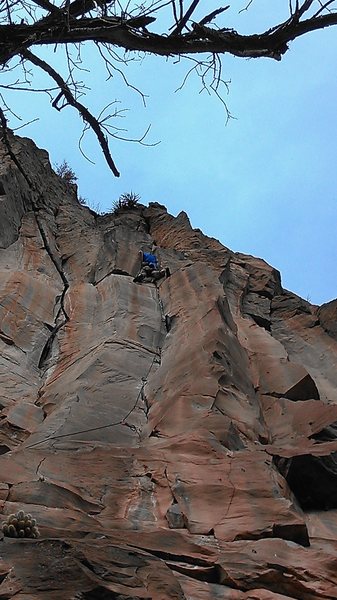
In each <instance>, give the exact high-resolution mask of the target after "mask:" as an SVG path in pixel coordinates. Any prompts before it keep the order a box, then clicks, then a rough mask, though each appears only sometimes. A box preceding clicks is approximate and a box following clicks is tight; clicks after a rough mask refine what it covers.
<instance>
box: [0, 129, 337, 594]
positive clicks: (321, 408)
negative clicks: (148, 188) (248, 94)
mask: <svg viewBox="0 0 337 600" xmlns="http://www.w3.org/2000/svg"><path fill="white" fill-rule="evenodd" d="M9 144H10V148H8V146H6V143H5V142H4V140H2V143H1V145H0V155H1V164H0V192H1V194H0V217H1V218H0V223H1V225H0V248H1V250H0V278H1V286H0V295H1V299H0V350H1V353H0V354H1V356H0V359H1V360H0V378H1V388H0V396H1V397H0V410H1V428H0V507H1V513H2V521H5V520H6V519H7V517H8V515H10V514H12V513H17V512H18V511H19V510H24V511H25V513H31V514H32V515H33V517H34V518H35V519H36V520H37V524H38V527H39V530H40V533H41V537H40V538H39V539H37V540H32V539H12V538H6V537H4V538H3V539H1V540H0V543H1V547H2V552H1V553H0V598H4V599H5V598H8V599H12V598H13V599H16V600H60V599H62V600H81V599H82V600H112V599H119V600H123V599H124V600H127V599H129V600H130V599H134V600H137V599H138V598H139V599H153V600H171V599H172V600H183V599H185V600H220V599H226V600H253V599H254V600H269V599H271V600H282V599H283V600H286V599H294V598H296V599H298V600H302V599H304V600H315V599H333V598H337V591H336V590H337V585H336V584H337V571H336V561H337V542H336V539H337V511H336V509H337V492H336V490H337V466H336V465H337V461H336V456H337V454H336V453H337V436H336V431H337V426H336V423H337V397H336V384H337V370H336V363H337V341H336V331H335V326H334V323H333V319H334V314H335V312H334V311H335V305H334V304H333V303H329V304H330V305H325V307H322V308H321V309H318V308H317V307H315V306H311V305H310V304H309V303H308V302H306V301H304V300H302V299H301V298H299V297H297V296H296V295H294V294H291V293H290V292H288V291H285V290H283V289H282V286H281V281H280V275H279V273H278V272H277V271H276V270H275V269H273V268H272V267H270V266H269V265H268V264H266V263H265V262H264V261H262V260H259V259H256V258H254V257H252V256H246V255H243V254H239V253H233V252H231V251H230V250H228V248H225V247H224V246H222V245H221V244H220V243H219V242H218V241H217V240H215V239H212V238H208V237H206V236H204V235H203V234H202V233H201V232H200V230H194V229H192V227H191V225H190V222H189V220H188V217H187V215H186V214H185V213H180V214H179V215H178V216H177V217H173V216H171V215H169V214H168V213H167V211H166V209H165V207H163V206H161V205H159V204H156V203H154V204H150V206H149V207H145V206H139V207H138V208H135V209H132V210H127V211H122V212H120V213H119V214H117V215H111V214H110V215H105V216H98V215H96V214H95V213H93V212H92V211H90V210H89V209H87V208H85V207H83V206H81V205H80V204H79V203H78V201H77V199H76V193H75V190H74V189H72V188H69V187H67V185H66V184H65V183H64V182H63V181H62V180H60V179H59V178H58V177H57V176H56V175H55V174H54V173H53V172H52V170H51V169H50V166H49V163H48V160H47V156H46V153H45V152H44V151H41V150H37V149H36V147H35V146H34V144H33V143H32V142H31V141H30V140H26V139H21V138H14V137H13V136H11V135H9ZM153 244H155V245H156V247H157V250H156V253H157V255H158V258H159V260H160V262H161V264H162V266H165V267H166V266H168V267H169V268H170V271H171V274H172V275H171V277H169V278H168V279H162V280H160V281H159V282H158V283H157V285H156V286H155V285H154V284H151V283H150V284H143V285H139V284H137V283H134V282H133V278H134V276H135V275H136V274H137V272H138V268H139V265H138V262H137V261H138V250H139V249H143V250H151V248H152V245H153Z"/></svg>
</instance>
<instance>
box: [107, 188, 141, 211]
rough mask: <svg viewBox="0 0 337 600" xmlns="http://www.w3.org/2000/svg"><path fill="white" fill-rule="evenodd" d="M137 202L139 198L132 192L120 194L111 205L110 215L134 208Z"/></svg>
mask: <svg viewBox="0 0 337 600" xmlns="http://www.w3.org/2000/svg"><path fill="white" fill-rule="evenodd" d="M139 200H140V196H139V195H138V194H135V193H134V192H127V193H125V194H122V195H121V196H119V198H118V200H115V202H114V203H113V205H112V213H113V214H114V215H116V214H118V213H119V212H121V211H123V210H127V209H128V208H135V207H136V206H137V205H138V202H139Z"/></svg>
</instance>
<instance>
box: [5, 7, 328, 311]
mask: <svg viewBox="0 0 337 600" xmlns="http://www.w3.org/2000/svg"><path fill="white" fill-rule="evenodd" d="M211 4H212V3H210V9H211V8H212V6H211ZM213 4H214V3H213ZM281 4H282V7H283V6H284V3H283V2H282V3H281V2H280V0H278V1H277V3H276V4H275V6H278V7H279V9H280V11H281ZM263 7H265V8H263ZM261 11H262V12H260V17H258V15H255V13H250V14H248V12H247V13H244V14H242V15H240V19H238V21H237V24H236V25H237V29H238V30H239V31H240V32H242V33H245V32H251V31H253V30H254V28H255V29H256V31H259V30H260V31H261V30H263V29H264V28H265V27H268V26H269V25H270V24H271V22H270V12H269V11H268V9H267V3H265V2H262V9H261ZM233 14H234V12H233ZM261 14H262V16H263V22H262V20H260V19H261ZM273 15H275V11H274V10H273ZM276 17H277V15H276ZM336 33H337V28H336V27H335V28H331V29H330V30H326V31H323V32H315V33H312V34H309V35H307V36H304V37H303V38H301V39H299V40H297V41H295V42H293V43H292V44H291V47H290V51H289V52H288V53H287V54H286V55H285V56H284V58H283V59H282V61H281V62H276V61H272V60H270V59H254V60H253V59H251V60H243V59H238V58H234V57H229V56H228V57H227V56H225V57H224V58H223V61H222V62H223V77H224V78H225V79H228V80H231V84H230V91H229V94H228V95H225V100H226V102H227V104H228V108H229V110H230V112H231V113H232V115H233V117H235V118H233V119H231V120H230V121H229V122H228V123H227V125H226V115H225V112H224V109H223V107H222V105H221V103H220V102H219V101H218V100H217V99H216V98H215V97H212V96H209V95H207V93H205V92H204V93H201V94H200V93H199V91H200V81H199V80H198V79H197V78H196V77H191V78H190V79H189V80H188V82H187V83H186V85H185V86H184V88H183V89H182V90H181V91H180V92H177V93H175V92H174V90H175V89H176V88H177V87H178V86H179V85H180V83H181V82H182V80H183V77H184V74H185V73H186V71H187V70H188V68H189V64H188V61H185V60H182V61H180V63H178V64H173V63H174V61H173V60H172V61H167V60H166V59H163V58H160V57H147V58H145V59H144V60H143V61H142V62H140V61H139V62H135V63H133V64H130V65H129V66H128V67H127V69H126V72H127V75H128V79H129V81H130V82H131V83H133V84H134V85H137V86H138V87H139V88H140V89H141V90H142V91H143V92H144V93H146V94H148V96H149V97H148V98H147V107H146V108H144V107H143V105H142V101H141V98H140V96H138V95H137V94H135V93H134V92H132V90H130V89H127V88H125V86H124V85H123V83H122V80H121V78H120V77H119V76H118V74H117V73H116V75H115V76H114V78H113V79H111V80H110V81H108V82H106V81H105V80H106V72H105V71H104V69H103V67H102V65H101V63H100V61H99V60H98V56H97V51H96V50H95V49H94V48H91V47H89V46H88V47H87V48H86V49H85V50H84V53H83V59H84V60H85V65H86V66H88V67H89V68H90V69H91V73H90V74H84V75H85V78H86V80H87V81H88V82H89V85H90V87H91V92H90V91H89V92H88V95H87V100H86V101H87V103H88V106H89V107H90V109H91V110H92V111H93V112H95V113H96V114H97V113H98V112H99V111H100V110H101V109H102V108H103V107H104V106H105V105H106V104H107V103H108V102H111V101H114V100H117V99H118V100H120V104H118V105H117V104H116V106H118V107H120V108H128V109H129V110H128V111H127V112H126V113H125V117H123V118H122V119H119V121H118V122H117V121H116V124H118V126H122V127H127V128H128V130H129V131H128V133H126V134H125V135H129V136H130V137H138V136H140V135H142V133H143V132H144V131H145V129H146V127H147V126H148V125H149V124H151V130H150V133H149V136H148V138H147V139H148V141H149V142H157V141H160V144H158V145H157V146H153V147H143V146H140V145H138V144H133V143H126V142H117V141H114V140H111V151H112V155H113V157H114V159H115V161H116V163H117V166H118V168H119V169H120V171H121V177H120V179H115V178H114V177H113V175H112V174H111V173H110V171H109V169H108V167H107V166H106V164H105V161H104V159H103V157H102V155H101V152H100V149H99V148H98V147H97V143H96V140H95V138H94V137H93V136H92V135H91V134H88V135H87V136H86V138H85V141H84V144H83V148H84V150H85V152H86V153H87V154H88V155H89V156H90V158H91V159H92V160H94V161H95V164H94V165H92V164H91V163H89V162H87V161H86V160H85V159H84V158H83V157H82V155H81V154H80V153H79V151H78V138H79V136H80V134H81V129H82V123H81V121H80V119H79V118H78V117H77V115H76V114H75V113H74V111H73V109H71V108H70V107H69V108H66V109H64V110H63V111H62V112H61V113H57V112H56V111H55V110H53V109H51V108H50V107H49V104H48V102H49V101H48V98H46V97H44V96H42V95H40V94H35V95H34V96H33V99H32V96H31V95H27V94H23V93H20V94H19V93H14V92H12V94H14V95H13V96H12V97H10V96H7V98H9V99H11V102H12V105H13V106H14V108H15V110H16V112H18V113H19V114H20V116H21V117H22V118H23V119H27V120H28V119H31V118H33V117H36V116H39V117H40V120H39V121H38V122H37V123H34V124H32V125H30V126H27V127H25V128H24V129H23V130H21V131H20V132H18V133H20V134H21V135H26V136H28V137H31V138H33V139H34V140H35V142H36V143H37V144H38V145H39V146H41V147H44V148H46V149H47V150H48V151H49V153H50V158H51V161H52V163H53V164H55V163H60V162H62V161H63V160H64V159H65V160H66V161H67V162H68V163H69V164H70V165H71V167H72V168H73V169H74V171H75V172H76V174H77V176H78V184H79V190H80V194H81V195H82V196H84V197H85V198H87V199H88V202H89V203H90V204H91V205H92V206H94V207H95V208H100V210H101V211H107V210H109V208H110V207H111V204H112V202H113V201H114V200H115V199H117V198H118V197H119V195H120V194H121V193H123V192H127V191H130V190H132V191H134V192H136V193H138V194H139V195H140V196H141V201H142V202H143V203H145V204H147V203H148V202H149V201H158V202H160V203H162V204H165V205H166V206H167V208H168V210H169V212H171V213H172V214H177V213H179V212H180V211H181V210H185V211H186V212H187V213H188V215H189V217H190V219H191V223H192V226H193V227H200V228H201V229H202V230H203V231H204V233H206V234H207V235H210V236H213V237H216V238H218V239H219V240H220V241H221V242H222V243H223V244H225V245H226V246H228V247H229V248H231V249H232V250H234V251H239V252H244V253H247V254H252V255H254V256H258V257H260V258H263V259H265V260H266V261H267V262H269V263H270V264H272V265H273V266H274V267H276V268H277V269H279V270H280V271H281V275H282V282H283V286H284V287H285V288H287V289H290V290H291V291H293V292H295V293H297V294H299V295H300V296H302V297H304V298H308V299H309V300H310V301H311V302H312V303H314V304H321V303H323V302H327V301H329V300H332V299H333V298H336V297H337V277H336V275H337V267H336V258H337V236H336V222H337V201H336V200H337V164H336V162H337V111H336V100H337V98H336V92H337V71H336V64H337V60H336V59H337V43H336ZM39 53H40V55H41V56H43V57H44V58H46V59H48V60H50V61H51V62H52V63H53V64H54V65H55V64H61V63H62V58H61V56H62V51H61V49H57V50H56V52H53V51H52V50H49V51H47V50H44V51H43V52H42V51H40V52H39ZM37 81H38V83H40V84H42V83H43V81H44V80H43V78H41V79H39V80H37ZM35 83H36V82H35ZM10 125H11V126H12V127H15V126H16V123H15V121H14V120H12V121H11V122H10Z"/></svg>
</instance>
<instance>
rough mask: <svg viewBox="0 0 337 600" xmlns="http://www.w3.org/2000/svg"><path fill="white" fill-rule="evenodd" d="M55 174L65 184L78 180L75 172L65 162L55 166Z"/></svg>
mask: <svg viewBox="0 0 337 600" xmlns="http://www.w3.org/2000/svg"><path fill="white" fill-rule="evenodd" d="M55 173H56V174H57V175H58V176H59V177H61V179H63V181H65V183H76V181H77V179H78V178H77V177H76V175H75V171H73V169H72V168H71V167H70V166H69V165H68V163H67V161H65V160H64V161H63V162H62V163H61V164H60V165H55Z"/></svg>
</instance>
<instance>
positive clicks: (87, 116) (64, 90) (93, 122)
mask: <svg viewBox="0 0 337 600" xmlns="http://www.w3.org/2000/svg"><path fill="white" fill-rule="evenodd" d="M21 55H22V56H23V58H26V59H28V60H29V61H30V62H31V63H33V64H34V65H36V66H37V67H40V68H41V69H42V70H43V71H45V72H46V73H48V75H50V77H51V78H52V79H54V81H55V82H56V83H57V85H58V86H59V88H60V90H61V91H60V93H59V95H58V96H57V97H56V99H55V100H54V102H53V106H54V108H56V109H58V110H61V109H59V107H58V102H59V101H60V99H61V97H62V96H64V98H65V99H66V101H67V103H68V104H70V105H71V106H73V107H74V108H76V110H77V111H78V112H79V113H80V115H81V116H82V118H83V120H84V121H86V122H87V123H88V125H90V127H91V129H92V130H93V131H94V133H95V134H96V137H97V139H98V141H99V143H100V145H101V148H102V150H103V154H104V157H105V160H106V162H107V163H108V165H109V167H110V169H111V171H112V172H113V174H114V175H115V177H119V175H120V174H119V171H118V170H117V167H116V165H115V163H114V161H113V159H112V156H111V154H110V150H109V145H108V142H107V139H106V137H105V136H104V135H103V132H102V128H101V127H100V124H99V122H98V121H97V119H96V118H95V117H94V116H93V115H92V114H91V113H90V112H89V110H88V109H87V108H86V107H85V106H83V104H81V103H80V102H78V101H77V100H76V99H75V98H74V96H73V94H72V92H71V90H70V88H69V86H68V85H67V84H66V82H65V81H64V80H63V79H62V77H61V75H60V74H59V73H57V71H55V69H53V68H52V67H51V66H50V65H48V63H46V62H45V61H44V60H42V59H41V58H39V57H38V56H35V54H32V52H30V50H23V51H21Z"/></svg>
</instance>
